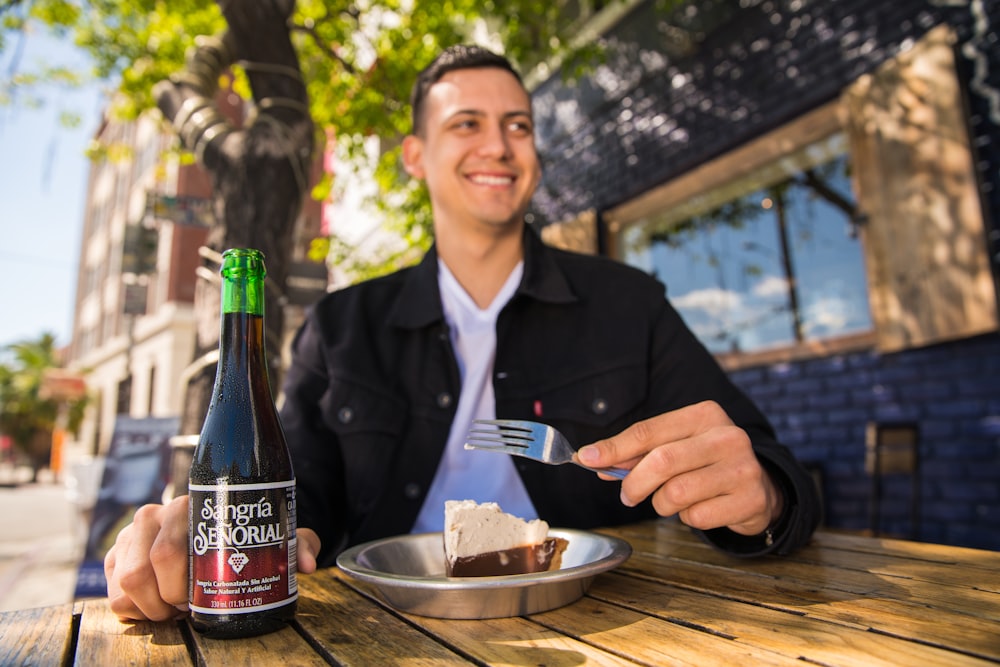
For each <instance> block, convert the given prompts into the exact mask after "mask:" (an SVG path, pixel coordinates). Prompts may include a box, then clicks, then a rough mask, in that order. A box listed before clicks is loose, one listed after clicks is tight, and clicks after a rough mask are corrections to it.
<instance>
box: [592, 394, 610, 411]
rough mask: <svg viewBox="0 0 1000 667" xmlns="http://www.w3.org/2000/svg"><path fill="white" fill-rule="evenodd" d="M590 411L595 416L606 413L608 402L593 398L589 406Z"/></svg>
mask: <svg viewBox="0 0 1000 667" xmlns="http://www.w3.org/2000/svg"><path fill="white" fill-rule="evenodd" d="M590 409H591V410H593V411H594V414H595V415H603V414H604V413H605V412H607V411H608V402H607V401H606V400H604V399H603V398H595V399H594V402H593V403H591V404H590Z"/></svg>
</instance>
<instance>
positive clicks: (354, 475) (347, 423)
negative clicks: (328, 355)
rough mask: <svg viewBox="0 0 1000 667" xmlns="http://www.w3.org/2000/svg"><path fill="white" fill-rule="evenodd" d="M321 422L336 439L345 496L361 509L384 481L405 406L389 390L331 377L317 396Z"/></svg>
mask: <svg viewBox="0 0 1000 667" xmlns="http://www.w3.org/2000/svg"><path fill="white" fill-rule="evenodd" d="M320 409H321V410H322V414H323V420H324V422H325V423H326V425H327V426H328V427H329V428H330V430H332V431H333V432H334V433H335V434H336V436H337V440H338V444H339V449H340V454H341V457H342V460H343V465H344V483H345V484H346V486H347V489H346V491H347V497H348V498H351V499H357V503H358V507H359V508H360V509H362V510H364V508H365V507H366V506H370V505H371V503H372V502H374V499H375V498H376V497H377V496H378V493H379V491H380V489H382V488H383V487H384V485H385V483H386V480H387V478H388V475H389V472H390V470H391V467H392V463H393V460H394V458H395V456H396V450H397V448H398V447H399V445H400V442H401V441H402V438H403V432H404V429H405V425H406V404H405V403H404V402H403V401H401V400H400V399H399V398H398V397H396V396H394V395H393V394H391V393H389V392H387V391H382V390H379V389H377V388H373V387H371V386H370V385H366V384H363V383H360V382H356V381H353V380H351V379H349V378H348V379H344V378H334V379H333V380H332V381H331V382H330V386H329V388H328V389H327V391H326V392H325V393H324V394H323V397H322V398H321V399H320Z"/></svg>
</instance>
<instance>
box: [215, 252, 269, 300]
mask: <svg viewBox="0 0 1000 667" xmlns="http://www.w3.org/2000/svg"><path fill="white" fill-rule="evenodd" d="M221 274H222V314H226V313H247V314H248V315H261V316H262V315H263V314H264V277H265V276H266V275H267V271H266V269H265V268H264V254H263V253H262V252H260V251H259V250H254V249H251V248H236V249H231V250H227V251H226V252H224V253H223V255H222V270H221Z"/></svg>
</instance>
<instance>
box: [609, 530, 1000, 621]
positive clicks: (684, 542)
mask: <svg viewBox="0 0 1000 667" xmlns="http://www.w3.org/2000/svg"><path fill="white" fill-rule="evenodd" d="M663 523H664V524H665V525H664V526H659V525H658V526H655V527H654V530H653V531H649V530H648V529H647V530H646V531H645V532H643V530H642V528H643V527H644V526H636V527H633V528H625V527H623V528H621V529H616V530H615V531H602V532H608V533H609V534H615V535H617V536H619V537H622V538H623V539H625V540H627V541H628V542H629V543H630V544H631V545H632V548H633V550H634V554H633V558H635V557H637V556H638V555H640V554H643V553H646V554H654V555H657V556H661V557H669V558H675V559H680V560H688V561H691V562H697V563H702V564H706V565H712V566H716V567H723V568H735V569H740V570H744V569H746V570H752V571H754V572H758V573H761V574H771V575H777V574H784V575H787V574H789V573H790V572H791V571H793V569H794V568H795V567H796V566H797V565H798V566H807V569H808V567H810V566H811V567H815V568H819V569H821V570H822V571H823V572H824V573H826V574H827V575H829V573H830V572H831V571H837V572H838V576H839V573H840V572H845V573H846V572H849V571H854V572H863V573H869V574H873V575H882V576H885V577H889V578H894V579H892V581H893V582H894V583H898V580H899V579H912V580H915V581H919V582H924V583H926V584H932V585H933V586H929V587H927V588H926V589H925V590H926V591H930V590H933V588H934V587H935V586H937V585H943V586H944V588H942V592H943V593H945V594H947V595H949V596H950V595H952V594H953V593H954V591H953V590H952V589H950V588H948V587H954V588H955V589H974V590H980V591H987V592H1000V554H998V553H995V552H992V551H984V550H980V549H965V548H959V547H949V546H944V545H926V544H919V543H915V542H914V543H907V542H903V541H901V540H887V541H886V542H887V545H886V549H885V550H881V549H879V548H878V543H879V542H882V541H883V540H878V539H876V538H866V537H850V538H846V536H845V538H840V539H828V537H827V536H826V535H822V536H818V537H817V538H816V539H817V540H819V541H820V542H821V543H818V544H817V545H816V546H807V547H805V548H803V549H801V550H799V551H798V552H796V553H794V554H792V555H789V556H785V557H765V558H756V559H741V558H733V557H732V556H730V555H728V554H725V553H723V552H721V551H719V550H718V549H714V548H713V547H710V546H708V545H706V544H704V543H702V542H701V540H698V539H697V538H696V537H694V536H693V535H690V533H689V532H688V533H687V534H685V532H683V531H684V530H686V529H683V527H681V529H680V530H679V529H678V528H677V527H676V526H673V525H671V522H663ZM824 540H828V541H832V542H835V543H836V544H837V545H838V546H836V547H835V546H833V545H829V546H828V545H826V544H825V542H823V541H824ZM626 565H627V563H626ZM817 574H818V573H816V572H808V576H810V577H815V576H816V575H817ZM845 576H848V575H845ZM949 604H950V602H949Z"/></svg>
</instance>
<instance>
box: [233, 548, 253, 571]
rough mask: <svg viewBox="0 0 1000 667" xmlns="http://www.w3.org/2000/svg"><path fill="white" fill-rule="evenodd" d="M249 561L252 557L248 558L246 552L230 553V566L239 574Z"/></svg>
mask: <svg viewBox="0 0 1000 667" xmlns="http://www.w3.org/2000/svg"><path fill="white" fill-rule="evenodd" d="M249 562H250V559H249V558H247V556H246V554H241V553H240V552H239V551H237V552H236V553H234V554H230V556H229V567H231V568H233V571H234V572H236V574H239V573H240V572H241V571H242V570H243V567H244V566H245V565H246V564H247V563H249Z"/></svg>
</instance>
